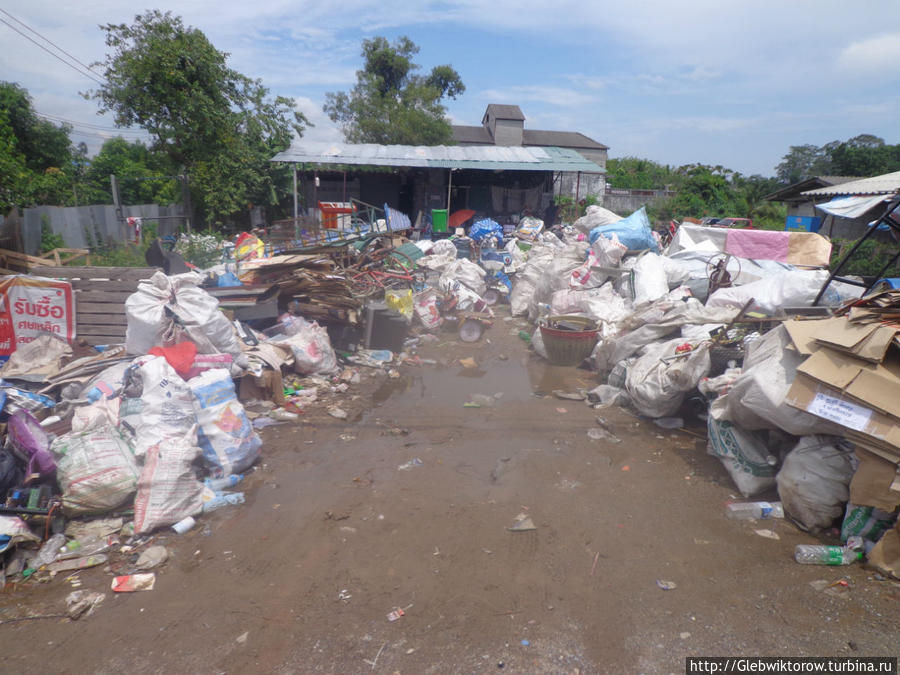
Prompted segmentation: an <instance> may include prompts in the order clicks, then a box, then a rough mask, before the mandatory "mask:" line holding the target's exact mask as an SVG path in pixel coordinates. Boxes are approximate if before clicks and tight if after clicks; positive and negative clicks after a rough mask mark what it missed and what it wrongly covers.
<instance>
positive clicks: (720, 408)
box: [710, 326, 838, 436]
mask: <svg viewBox="0 0 900 675" xmlns="http://www.w3.org/2000/svg"><path fill="white" fill-rule="evenodd" d="M790 343H791V339H790V336H789V335H788V332H787V329H786V328H785V327H784V326H778V328H775V329H773V330H771V331H769V332H768V333H766V334H765V335H764V336H763V337H762V338H760V339H759V340H755V341H754V342H752V343H751V344H750V346H749V347H748V348H747V355H746V356H745V358H744V367H743V372H742V373H741V375H740V376H739V377H738V378H737V379H736V380H735V381H734V383H733V384H732V386H731V389H730V390H729V391H728V392H727V393H726V394H724V395H723V396H720V397H719V398H717V399H716V400H715V401H713V403H712V405H711V406H710V414H711V415H712V416H713V417H715V418H716V419H717V420H729V421H732V422H734V423H735V424H737V425H739V426H740V427H742V428H744V429H750V430H753V429H775V428H778V429H781V430H783V431H786V432H787V433H789V434H792V435H794V436H808V435H811V434H815V433H834V432H836V431H837V429H838V427H837V426H836V425H833V424H832V423H830V422H828V421H826V420H822V419H820V418H818V417H816V416H815V415H810V414H809V413H807V412H804V411H802V410H796V409H794V408H791V407H790V406H787V405H785V404H784V397H785V395H786V394H787V392H788V390H789V389H790V387H791V384H792V383H793V382H794V377H795V376H796V373H797V366H799V365H800V364H801V363H803V361H804V359H805V358H806V357H805V356H803V355H802V354H799V353H797V352H795V351H793V350H791V349H788V345H789V344H790ZM832 430H834V431H832Z"/></svg>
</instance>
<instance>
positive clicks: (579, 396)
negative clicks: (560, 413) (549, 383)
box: [553, 389, 585, 401]
mask: <svg viewBox="0 0 900 675" xmlns="http://www.w3.org/2000/svg"><path fill="white" fill-rule="evenodd" d="M553 395H554V396H555V397H556V398H561V399H564V400H567V401H583V400H584V399H585V394H584V393H582V392H577V391H575V392H572V391H560V390H559V389H554V390H553Z"/></svg>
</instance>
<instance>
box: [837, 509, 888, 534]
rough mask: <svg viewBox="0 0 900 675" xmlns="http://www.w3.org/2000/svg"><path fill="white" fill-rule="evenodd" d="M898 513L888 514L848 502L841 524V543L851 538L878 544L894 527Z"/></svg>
mask: <svg viewBox="0 0 900 675" xmlns="http://www.w3.org/2000/svg"><path fill="white" fill-rule="evenodd" d="M896 520H897V514H896V513H888V512H887V511H882V510H881V509H877V508H875V507H874V506H857V505H856V504H854V503H853V502H847V509H846V511H845V513H844V520H843V522H842V523H841V541H847V539H849V538H850V537H862V538H863V539H865V540H866V541H872V542H876V541H878V540H879V539H881V537H882V535H883V534H884V533H885V532H887V531H888V530H890V529H891V528H892V527H893V526H894V522H895V521H896Z"/></svg>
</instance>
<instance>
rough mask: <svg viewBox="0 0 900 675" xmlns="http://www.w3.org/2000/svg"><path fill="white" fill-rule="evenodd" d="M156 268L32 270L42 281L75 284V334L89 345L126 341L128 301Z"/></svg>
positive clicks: (36, 268)
mask: <svg viewBox="0 0 900 675" xmlns="http://www.w3.org/2000/svg"><path fill="white" fill-rule="evenodd" d="M157 271H159V269H158V268H156V267H47V266H37V265H35V266H32V267H30V269H29V273H30V274H32V275H34V276H38V277H49V278H51V279H63V280H65V281H68V282H69V283H70V284H72V290H73V294H74V298H75V333H76V335H77V336H78V339H83V340H84V341H85V342H87V343H88V344H92V345H104V344H115V343H120V342H124V341H125V328H126V325H127V321H126V319H125V300H126V299H127V298H128V296H129V295H131V294H132V293H134V292H135V291H136V290H137V286H138V282H140V281H141V280H142V279H149V278H150V277H151V276H153V274H154V273H155V272H157Z"/></svg>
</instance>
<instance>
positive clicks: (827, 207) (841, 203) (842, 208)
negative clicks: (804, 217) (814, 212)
mask: <svg viewBox="0 0 900 675" xmlns="http://www.w3.org/2000/svg"><path fill="white" fill-rule="evenodd" d="M888 199H890V197H889V196H886V195H876V196H874V197H872V196H869V195H866V196H864V197H837V198H835V199H832V200H831V201H830V202H825V203H824V204H816V208H817V209H819V210H820V211H824V212H825V213H828V214H831V215H832V216H836V217H838V218H859V217H860V216H862V215H864V214H865V213H867V212H869V211H871V210H872V209H874V208H875V207H876V206H878V205H880V204H882V203H884V202H885V201H887V200H888Z"/></svg>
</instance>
